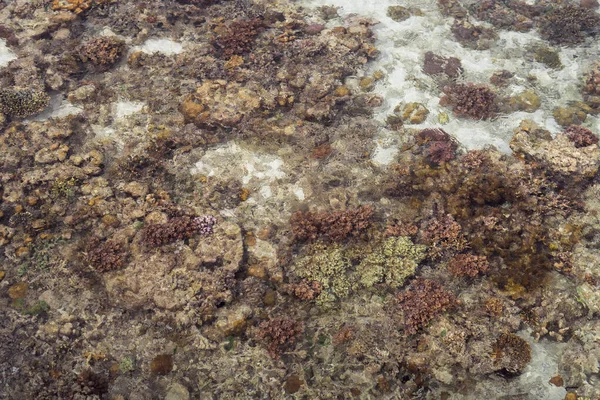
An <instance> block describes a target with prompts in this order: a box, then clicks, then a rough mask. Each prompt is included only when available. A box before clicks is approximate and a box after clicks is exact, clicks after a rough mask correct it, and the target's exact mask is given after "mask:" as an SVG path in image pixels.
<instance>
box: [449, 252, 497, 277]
mask: <svg viewBox="0 0 600 400" xmlns="http://www.w3.org/2000/svg"><path fill="white" fill-rule="evenodd" d="M488 268H489V263H488V261H487V257H485V256H475V255H473V254H457V255H456V256H454V258H452V260H450V262H449V263H448V270H449V271H450V272H451V273H453V274H454V275H456V276H469V277H471V278H474V277H476V276H477V275H478V274H479V273H480V272H486V271H487V270H488Z"/></svg>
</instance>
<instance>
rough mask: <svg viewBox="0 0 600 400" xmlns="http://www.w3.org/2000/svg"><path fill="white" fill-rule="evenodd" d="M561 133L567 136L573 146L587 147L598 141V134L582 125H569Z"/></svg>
mask: <svg viewBox="0 0 600 400" xmlns="http://www.w3.org/2000/svg"><path fill="white" fill-rule="evenodd" d="M563 133H564V134H565V135H567V136H568V137H569V139H570V140H571V142H573V143H574V144H575V147H587V146H591V145H593V144H597V143H598V136H596V135H594V133H593V132H592V131H590V130H589V129H587V128H584V127H583V126H579V125H571V126H569V127H568V128H567V129H565V131H564V132H563Z"/></svg>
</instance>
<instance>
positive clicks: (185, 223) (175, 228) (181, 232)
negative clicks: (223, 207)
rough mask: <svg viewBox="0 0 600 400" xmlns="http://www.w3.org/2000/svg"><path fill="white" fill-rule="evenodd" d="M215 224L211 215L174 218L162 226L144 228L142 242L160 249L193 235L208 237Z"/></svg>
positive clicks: (152, 225) (154, 225) (215, 220)
mask: <svg viewBox="0 0 600 400" xmlns="http://www.w3.org/2000/svg"><path fill="white" fill-rule="evenodd" d="M216 223H217V219H216V218H215V217H213V216H211V215H202V216H199V217H190V216H187V215H184V216H181V217H174V218H171V219H170V220H169V221H167V222H166V223H164V224H150V225H148V226H146V227H144V232H143V242H144V244H145V245H146V246H149V247H160V246H164V245H165V244H169V243H173V242H176V241H178V240H184V239H188V238H190V237H192V236H194V235H201V236H206V235H210V234H211V233H212V232H213V225H215V224H216Z"/></svg>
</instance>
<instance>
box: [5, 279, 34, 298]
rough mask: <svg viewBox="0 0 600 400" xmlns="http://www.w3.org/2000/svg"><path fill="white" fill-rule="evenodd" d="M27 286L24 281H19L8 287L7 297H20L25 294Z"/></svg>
mask: <svg viewBox="0 0 600 400" xmlns="http://www.w3.org/2000/svg"><path fill="white" fill-rule="evenodd" d="M28 289H29V286H28V285H27V283H25V282H19V283H15V284H14V285H12V286H11V287H10V288H8V297H10V298H11V299H13V300H17V299H21V298H23V297H25V295H26V294H27V290H28Z"/></svg>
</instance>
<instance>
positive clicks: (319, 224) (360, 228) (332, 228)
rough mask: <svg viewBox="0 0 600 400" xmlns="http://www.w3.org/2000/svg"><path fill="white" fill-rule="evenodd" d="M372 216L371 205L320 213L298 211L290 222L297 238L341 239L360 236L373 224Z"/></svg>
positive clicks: (303, 239)
mask: <svg viewBox="0 0 600 400" xmlns="http://www.w3.org/2000/svg"><path fill="white" fill-rule="evenodd" d="M372 216H373V207H371V206H360V207H358V208H356V209H353V210H346V211H334V212H320V213H319V212H311V211H308V212H302V211H298V212H296V213H294V214H293V215H292V218H291V219H290V223H291V226H292V232H293V234H294V239H295V240H298V241H306V240H314V239H316V238H318V237H320V236H322V237H324V238H326V239H328V240H332V241H341V240H343V239H345V238H347V237H349V236H360V235H361V234H362V233H363V232H364V231H365V230H366V229H367V228H368V227H369V226H370V225H371V217H372Z"/></svg>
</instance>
